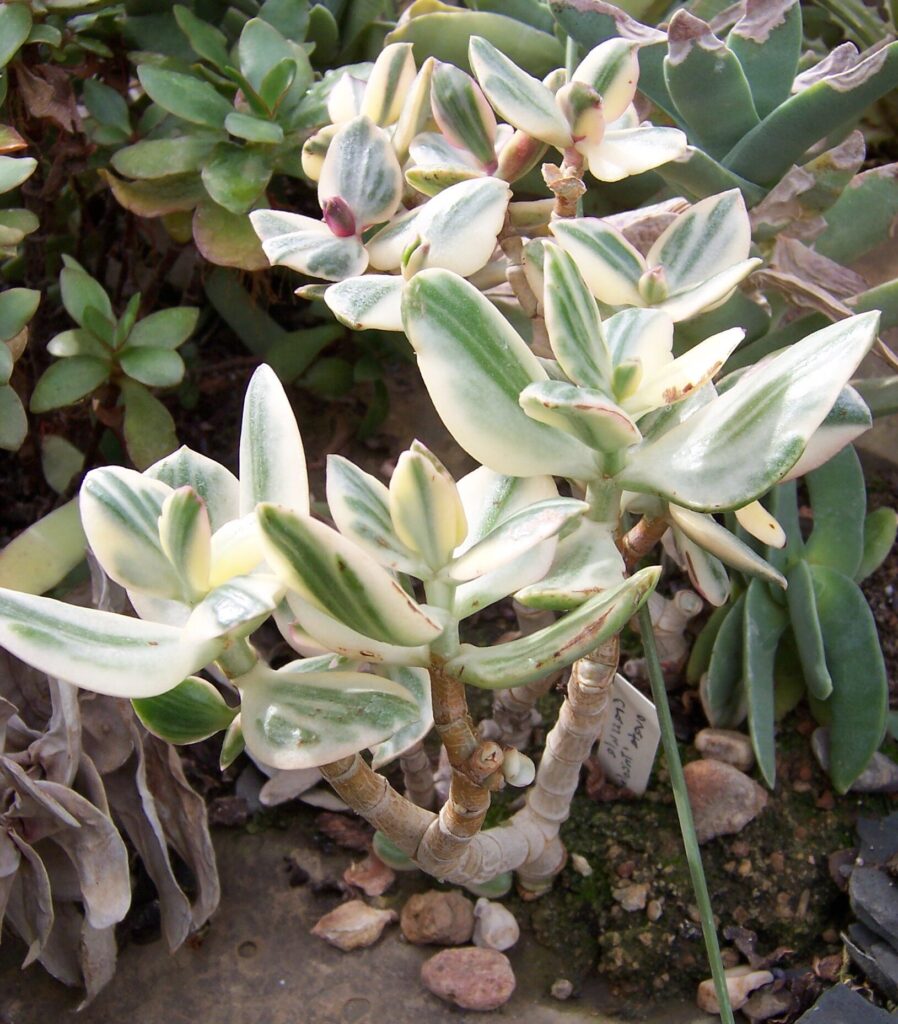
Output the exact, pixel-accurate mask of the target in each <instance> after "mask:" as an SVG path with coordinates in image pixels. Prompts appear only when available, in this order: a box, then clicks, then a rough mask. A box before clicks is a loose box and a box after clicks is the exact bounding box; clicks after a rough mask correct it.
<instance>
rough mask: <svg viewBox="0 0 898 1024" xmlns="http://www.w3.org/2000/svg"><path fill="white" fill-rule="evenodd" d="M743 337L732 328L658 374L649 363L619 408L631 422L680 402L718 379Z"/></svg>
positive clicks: (736, 328) (737, 329)
mask: <svg viewBox="0 0 898 1024" xmlns="http://www.w3.org/2000/svg"><path fill="white" fill-rule="evenodd" d="M744 337H745V332H744V331H743V330H742V328H741V327H732V328H730V330H728V331H723V333H721V334H715V335H714V336H713V337H711V338H706V339H705V340H704V341H702V342H700V343H699V344H698V345H695V346H693V348H691V349H689V351H688V352H685V353H684V354H683V355H681V356H680V357H679V358H678V359H675V360H674V361H673V362H670V363H667V365H666V366H664V367H663V368H662V369H661V370H660V371H655V372H652V371H653V367H652V366H651V364H648V365H647V366H646V372H645V374H644V376H643V378H642V381H641V382H640V384H639V387H638V388H637V389H636V391H635V392H634V393H633V394H632V395H630V396H629V397H627V398H625V399H623V401H622V402H621V406H622V408H623V409H624V410H625V411H626V412H628V413H629V414H630V416H632V417H633V419H639V417H640V416H642V415H644V414H645V413H647V412H650V411H651V410H652V409H657V408H659V407H660V406H663V405H673V404H674V403H675V402H680V401H682V400H683V399H684V398H686V397H687V395H690V394H691V393H692V392H693V391H696V390H697V389H698V388H700V387H702V385H704V384H707V383H708V381H710V380H711V379H712V378H713V377H716V376H717V374H718V373H719V372H720V370H721V368H722V367H723V364H724V363H725V362H726V361H727V359H729V357H730V355H731V354H732V353H733V352H734V351H735V349H736V347H737V346H738V345H739V343H740V342H741V341H742V339H743V338H744ZM634 430H635V426H634ZM637 440H638V438H637ZM631 443H632V442H631Z"/></svg>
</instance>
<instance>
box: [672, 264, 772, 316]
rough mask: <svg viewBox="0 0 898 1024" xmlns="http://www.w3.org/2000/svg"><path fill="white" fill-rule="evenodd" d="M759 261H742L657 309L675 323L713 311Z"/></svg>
mask: <svg viewBox="0 0 898 1024" xmlns="http://www.w3.org/2000/svg"><path fill="white" fill-rule="evenodd" d="M760 264H761V260H760V259H757V258H753V259H750V260H742V262H741V263H736V264H734V265H733V266H732V267H727V268H726V270H721V272H720V273H719V274H715V275H714V276H713V277H710V278H708V280H707V281H703V282H702V283H701V284H699V285H696V286H695V287H694V288H687V289H686V291H683V292H680V293H679V294H678V295H674V296H673V297H672V298H669V299H665V300H664V301H663V302H659V303H658V304H657V308H658V309H660V310H663V311H664V312H665V313H667V315H668V316H669V317H670V318H671V319H672V320H674V321H676V322H677V323H679V322H680V321H681V320H688V319H689V318H690V317H693V316H695V315H696V314H697V313H702V312H704V311H706V310H712V309H715V308H716V307H717V306H719V305H720V304H721V303H723V302H725V301H726V299H727V298H728V297H729V296H730V295H731V294H732V292H733V289H734V288H735V287H736V285H737V284H739V282H740V281H743V280H744V279H745V278H746V277H748V275H749V274H750V273H751V272H752V271H753V270H754V269H755V267H758V266H760Z"/></svg>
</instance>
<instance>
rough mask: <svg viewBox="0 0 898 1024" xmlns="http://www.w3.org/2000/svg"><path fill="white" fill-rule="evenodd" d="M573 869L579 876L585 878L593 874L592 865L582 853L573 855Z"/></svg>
mask: <svg viewBox="0 0 898 1024" xmlns="http://www.w3.org/2000/svg"><path fill="white" fill-rule="evenodd" d="M571 867H572V868H573V869H574V871H576V872H577V874H578V875H582V876H583V877H584V878H589V876H590V875H591V874H592V865H591V864H590V863H589V861H588V860H587V859H586V858H585V857H584V856H583V854H582V853H572V854H571Z"/></svg>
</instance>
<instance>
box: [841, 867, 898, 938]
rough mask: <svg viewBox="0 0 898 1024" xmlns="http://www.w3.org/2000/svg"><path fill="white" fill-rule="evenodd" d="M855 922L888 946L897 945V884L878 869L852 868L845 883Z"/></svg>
mask: <svg viewBox="0 0 898 1024" xmlns="http://www.w3.org/2000/svg"><path fill="white" fill-rule="evenodd" d="M848 896H849V899H850V900H851V909H852V910H853V911H854V913H855V916H856V917H857V918H858V920H859V921H860V922H861V923H862V924H865V925H866V926H867V927H868V928H870V929H871V930H872V931H874V932H876V933H877V934H878V935H880V936H881V937H882V938H884V939H885V940H886V942H890V943H891V944H892V945H896V943H898V885H896V884H895V882H894V881H893V880H892V879H891V878H890V877H889V875H887V874H886V873H885V871H881V870H880V869H879V868H870V867H856V868H855V869H854V871H852V872H851V878H850V879H849V881H848Z"/></svg>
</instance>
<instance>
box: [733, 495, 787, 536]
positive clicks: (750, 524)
mask: <svg viewBox="0 0 898 1024" xmlns="http://www.w3.org/2000/svg"><path fill="white" fill-rule="evenodd" d="M736 521H737V522H738V523H739V525H740V526H741V527H742V529H743V530H745V532H746V533H750V534H751V536H752V537H754V538H755V539H756V540H759V541H760V542H761V543H762V544H764V545H765V546H767V547H771V548H782V547H785V545H786V531H785V530H784V529H783V528H782V526H780V524H779V523H778V522H777V521H776V519H775V517H774V516H772V515H771V514H770V513H769V512H768V511H767V509H766V508H764V506H763V505H762V504H761V503H760V501H752V502H749V504H748V505H744V506H743V507H742V508H737V509H736Z"/></svg>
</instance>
